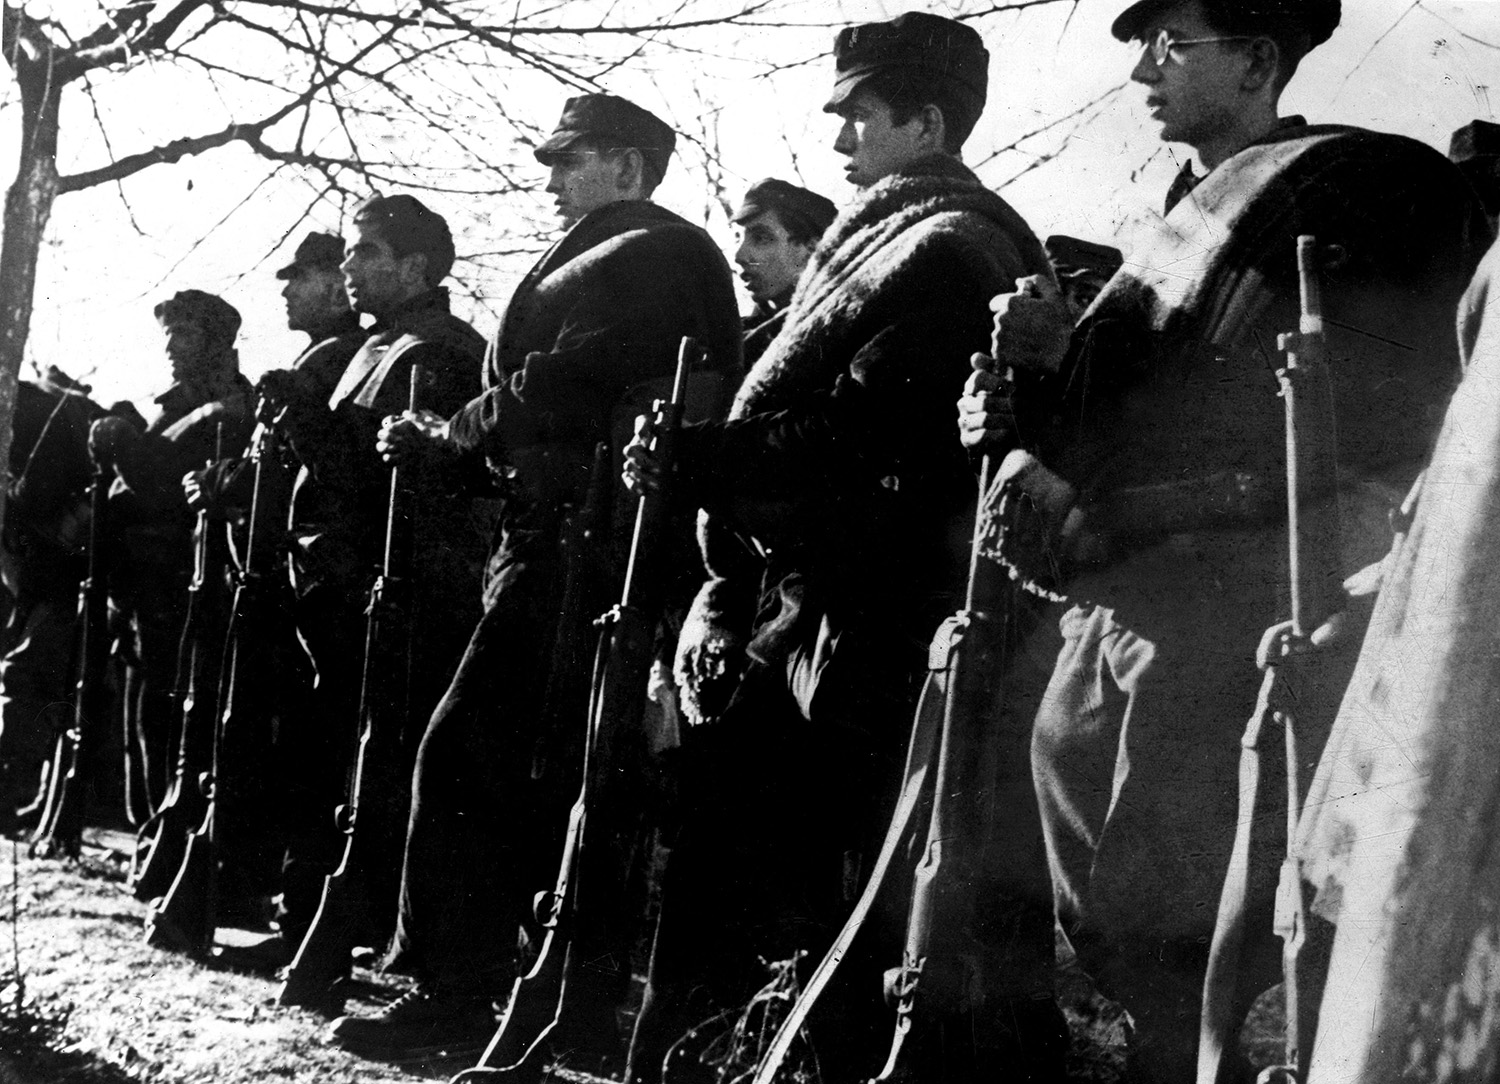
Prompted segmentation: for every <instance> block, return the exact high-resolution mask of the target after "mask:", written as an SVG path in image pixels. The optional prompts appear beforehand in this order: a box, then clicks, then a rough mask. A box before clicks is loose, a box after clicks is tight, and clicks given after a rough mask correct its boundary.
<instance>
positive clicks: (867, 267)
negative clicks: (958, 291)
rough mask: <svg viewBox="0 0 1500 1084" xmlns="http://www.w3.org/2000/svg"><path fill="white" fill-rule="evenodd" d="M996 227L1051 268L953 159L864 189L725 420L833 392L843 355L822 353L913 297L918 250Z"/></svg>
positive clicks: (827, 238) (1011, 216)
mask: <svg viewBox="0 0 1500 1084" xmlns="http://www.w3.org/2000/svg"><path fill="white" fill-rule="evenodd" d="M996 229H998V230H999V232H1001V233H1003V234H1004V235H1006V237H1008V239H1009V241H1010V243H1011V244H1012V245H1013V246H1014V247H1015V249H1016V250H1018V251H1019V252H1020V253H1021V255H1022V258H1023V262H1024V263H1025V264H1026V266H1028V267H1033V268H1037V269H1039V270H1040V269H1044V268H1045V267H1046V266H1047V263H1046V256H1045V254H1043V252H1042V250H1041V246H1040V244H1038V242H1037V241H1036V238H1035V237H1034V236H1033V235H1032V233H1031V230H1030V228H1029V227H1028V226H1027V225H1026V223H1025V222H1024V221H1023V220H1022V218H1021V217H1020V215H1018V214H1016V212H1015V211H1014V210H1013V209H1012V208H1011V207H1010V205H1009V204H1007V203H1006V202H1005V201H1004V200H1003V199H1001V198H1000V197H999V196H997V195H995V193H993V192H991V191H990V190H989V189H987V188H985V187H984V185H983V184H982V183H981V182H980V180H979V178H978V177H976V176H975V175H974V173H973V171H971V170H970V169H969V168H968V167H967V166H965V165H964V164H963V163H962V162H960V161H959V160H958V159H956V158H953V157H951V156H949V155H935V156H933V157H931V158H925V159H922V160H921V161H918V162H915V163H912V164H911V165H909V166H907V167H906V168H905V169H902V170H899V171H898V172H896V173H893V174H891V175H890V176H888V177H885V178H882V179H881V180H879V181H877V182H876V183H875V184H873V185H870V186H869V187H868V188H866V189H864V190H863V191H862V192H860V193H859V194H858V195H857V196H856V197H855V199H854V201H853V202H852V203H850V204H849V205H848V206H846V207H845V208H844V209H843V210H842V211H841V212H840V214H839V216H838V218H836V219H834V221H833V224H832V225H831V226H829V227H828V230H827V231H826V232H825V233H824V234H823V237H822V239H821V240H820V241H819V242H818V247H817V249H816V250H815V251H814V252H813V255H812V259H811V260H809V261H808V264H807V267H806V269H805V270H804V271H803V272H802V278H801V280H800V281H799V282H798V284H797V290H796V292H795V293H794V294H793V295H792V302H791V305H790V307H789V309H788V310H787V315H786V323H785V324H784V325H783V327H782V330H781V333H780V334H779V335H778V336H777V337H776V340H775V341H774V342H772V343H771V345H770V346H769V347H768V348H767V349H766V352H765V353H764V354H763V355H761V357H760V360H758V361H757V362H756V363H755V365H754V366H753V367H752V368H751V370H750V372H749V374H748V375H747V376H746V378H745V382H744V384H742V385H741V387H740V390H739V393H738V394H737V395H736V396H735V401H734V406H733V408H732V409H731V411H730V417H731V418H742V417H745V416H746V415H749V414H753V413H758V412H760V411H765V410H777V409H783V408H785V407H787V406H789V405H790V404H791V403H792V402H793V401H795V400H796V399H798V398H800V397H801V396H802V395H803V394H804V393H805V392H807V391H809V390H814V389H818V388H825V387H829V386H831V385H832V383H833V381H834V379H835V378H836V377H837V375H838V374H839V373H840V372H843V371H844V369H845V368H846V366H847V361H848V358H847V357H846V356H845V355H844V354H842V353H840V352H839V351H836V350H826V349H824V348H823V347H824V346H825V345H826V344H827V343H828V342H830V341H831V340H832V339H834V338H842V337H843V336H844V335H845V334H846V333H847V332H848V331H849V330H850V329H851V325H852V324H853V322H854V321H855V320H856V319H858V318H859V317H860V316H861V314H863V313H867V312H868V310H869V308H870V307H871V306H875V305H882V304H884V303H886V302H887V301H889V300H890V299H893V298H894V299H899V298H902V297H904V296H910V291H912V290H913V288H914V287H915V286H920V285H921V284H920V283H914V282H913V280H912V275H913V273H919V272H916V271H914V269H916V268H918V267H919V266H920V260H919V258H918V257H919V256H920V254H921V252H922V250H923V247H924V246H927V245H946V246H954V245H963V246H965V247H966V248H974V247H975V246H976V244H977V245H978V246H980V247H981V248H982V247H985V246H987V245H988V244H989V242H990V241H991V240H992V239H993V234H992V233H991V232H989V231H992V230H996ZM978 256H979V258H989V259H1000V258H1003V257H1001V256H1000V254H999V253H990V252H980V253H978Z"/></svg>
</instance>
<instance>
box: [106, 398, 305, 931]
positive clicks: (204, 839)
mask: <svg viewBox="0 0 1500 1084" xmlns="http://www.w3.org/2000/svg"><path fill="white" fill-rule="evenodd" d="M269 411H270V407H269V404H267V403H266V402H265V401H264V400H263V401H262V402H261V404H260V406H259V408H258V410H257V414H258V416H259V417H260V421H261V425H260V426H259V427H258V428H257V430H256V433H255V437H254V442H253V444H252V445H251V450H250V459H251V462H252V463H253V464H254V470H255V478H254V489H253V493H252V497H251V502H250V529H249V539H248V542H247V545H246V551H245V563H244V568H243V570H242V571H241V572H240V573H239V574H238V575H237V576H236V577H235V579H236V582H235V589H234V602H233V606H232V608H231V611H230V617H229V625H228V628H227V630H226V634H225V641H224V647H223V655H222V656H221V660H220V661H221V662H222V666H221V667H220V671H219V683H218V688H217V695H218V698H217V705H218V707H219V709H220V710H219V711H218V712H217V713H216V718H215V724H216V725H214V726H213V727H208V726H205V725H203V723H202V722H200V721H199V720H198V719H197V718H196V716H197V712H196V711H195V710H194V708H195V704H194V701H195V700H196V688H197V686H196V685H190V686H189V698H188V699H187V700H185V701H184V703H183V723H182V726H183V730H182V734H181V736H180V743H179V747H178V768H177V775H176V778H175V779H174V785H173V795H174V796H175V797H176V802H175V803H174V804H170V805H168V804H164V806H163V808H162V810H161V811H160V812H159V822H158V828H157V833H156V840H155V841H154V842H153V844H152V849H151V853H150V854H149V856H148V858H147V861H146V864H145V866H143V868H142V872H141V877H140V880H139V881H138V882H137V885H136V889H135V891H136V895H137V897H138V898H145V899H150V898H151V896H149V895H146V894H145V892H146V889H144V888H143V887H142V885H143V883H144V882H146V880H147V874H148V872H149V873H150V874H151V877H152V878H155V877H156V876H171V878H172V879H171V882H170V885H169V887H168V888H167V891H166V894H165V895H164V896H163V897H162V898H161V899H160V900H158V901H157V902H155V903H153V904H152V905H151V907H150V909H149V911H148V913H147V917H146V943H147V944H150V945H156V946H159V947H162V948H168V949H173V950H176V951H182V952H189V953H193V954H195V955H201V954H204V953H207V952H208V951H209V949H211V948H212V946H213V940H214V931H215V929H216V927H217V911H218V879H219V871H220V869H221V867H222V866H223V864H224V859H225V856H226V854H227V853H232V852H233V850H234V848H233V847H232V846H226V845H225V843H226V841H225V839H224V838H223V829H224V827H225V824H226V822H231V823H232V822H233V821H234V820H235V819H236V818H241V819H243V818H245V816H246V815H245V814H244V813H243V812H242V811H241V810H239V809H237V808H234V809H231V808H230V807H232V806H235V804H236V799H238V798H239V797H240V793H241V791H240V790H239V789H236V787H235V784H234V781H233V780H231V779H229V778H226V771H227V769H228V768H230V766H231V765H232V766H233V767H234V769H235V771H236V773H237V774H239V775H241V776H243V775H244V774H246V773H247V772H248V770H249V769H248V768H247V765H248V764H249V762H250V760H251V758H250V757H249V756H247V755H246V752H245V743H244V742H240V744H239V746H237V747H236V748H235V749H234V750H233V751H231V749H230V743H231V742H234V741H239V739H240V738H241V737H242V736H244V735H247V734H250V733H251V732H253V731H254V729H255V727H256V724H257V723H260V722H263V721H264V720H265V718H266V717H267V713H268V711H269V708H268V705H267V697H268V696H270V695H271V693H270V689H271V688H272V686H273V685H274V682H272V681H270V680H269V679H268V675H267V674H266V673H264V671H263V669H261V670H257V668H256V667H255V666H254V664H253V663H252V660H253V659H257V658H260V657H262V656H263V653H264V651H265V644H264V639H265V634H264V630H265V629H267V628H268V627H273V618H272V617H271V616H270V611H271V610H272V608H273V606H274V599H275V597H276V587H275V585H276V583H277V581H278V579H279V577H280V575H281V558H282V547H281V538H280V537H279V532H280V531H281V530H282V529H283V528H284V525H285V522H286V498H287V491H286V483H287V474H286V471H285V469H284V467H283V465H282V464H281V462H280V459H279V455H280V440H279V437H278V434H277V433H276V431H275V425H274V422H273V421H272V420H271V418H269V417H268V414H269ZM199 640H200V641H201V636H200V637H199ZM201 647H202V645H201V643H200V644H197V645H195V647H194V649H193V650H194V652H195V653H201V654H204V655H207V654H208V653H203V652H202V651H201ZM208 657H209V658H210V660H211V655H208ZM193 675H194V677H195V678H196V676H197V669H196V667H195V669H194V671H193ZM205 761H206V762H207V763H205ZM194 783H196V784H197V785H196V787H195V786H194V785H193V784H194ZM169 802H170V799H169ZM221 807H223V808H221ZM193 823H197V828H195V829H191V830H187V829H186V826H187V825H190V824H193ZM158 849H161V850H162V852H163V853H162V856H161V858H160V859H158V857H157V851H158ZM174 857H175V858H176V862H175V864H174V863H173V858H174ZM158 871H160V872H159V873H158Z"/></svg>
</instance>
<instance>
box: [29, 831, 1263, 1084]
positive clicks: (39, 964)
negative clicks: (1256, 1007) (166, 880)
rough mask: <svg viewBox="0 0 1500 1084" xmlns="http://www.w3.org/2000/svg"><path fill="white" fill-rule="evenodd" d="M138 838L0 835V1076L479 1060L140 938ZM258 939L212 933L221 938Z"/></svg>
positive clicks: (293, 1077)
mask: <svg viewBox="0 0 1500 1084" xmlns="http://www.w3.org/2000/svg"><path fill="white" fill-rule="evenodd" d="M130 845H131V837H130V836H128V835H126V834H124V833H121V832H106V831H100V830H93V829H91V830H90V831H89V832H88V833H87V834H86V836H85V846H84V853H83V857H82V859H81V860H80V861H77V862H59V861H40V860H35V859H31V858H28V857H27V856H26V850H25V847H24V845H22V844H12V843H10V842H9V841H5V840H0V1084H130V1082H135V1084H199V1082H204V1084H206V1082H209V1081H212V1082H214V1084H261V1082H272V1081H274V1082H277V1084H314V1082H316V1084H406V1082H411V1081H422V1080H446V1079H447V1078H448V1077H449V1076H451V1075H452V1074H453V1073H455V1072H457V1071H458V1070H459V1069H462V1068H464V1067H466V1066H467V1065H469V1064H472V1062H473V1058H472V1056H465V1057H463V1058H460V1059H457V1060H448V1061H440V1060H439V1061H431V1062H426V1063H419V1064H408V1065H390V1064H382V1063H379V1062H371V1061H368V1060H365V1059H361V1058H356V1057H353V1056H352V1055H349V1054H347V1053H345V1052H344V1051H342V1050H340V1049H339V1048H338V1047H335V1046H332V1045H330V1044H328V1043H327V1042H325V1041H324V1039H323V1038H322V1035H323V1032H324V1030H325V1029H326V1027H327V1024H328V1021H327V1019H326V1018H325V1017H323V1016H321V1015H318V1014H317V1013H314V1012H311V1011H308V1010H303V1009H283V1008H280V1007H278V1006H277V1005H276V1003H275V998H276V990H277V984H276V982H275V980H274V979H273V978H271V977H268V976H263V975H257V974H251V973H244V972H237V971H233V970H228V969H224V968H220V967H216V966H214V964H213V963H209V964H204V963H200V962H195V961H193V960H191V959H189V958H187V957H185V956H182V955H178V954H175V953H171V952H166V951H163V950H160V949H156V948H152V947H151V946H149V945H147V944H146V943H145V937H144V922H145V917H146V907H145V905H144V904H142V903H139V902H137V901H136V900H135V899H134V898H132V897H131V895H130V893H129V892H128V890H127V888H126V885H125V875H126V870H127V865H128V853H129V849H130ZM255 936H257V935H255V934H252V933H247V932H244V931H234V930H221V931H220V932H219V940H220V941H221V942H237V943H239V944H245V943H247V941H249V940H253V939H254V937H255ZM259 936H265V935H264V934H262V935H259ZM18 976H19V983H18V982H17V977H18ZM401 982H402V980H400V979H399V978H396V977H392V976H382V975H378V974H375V973H373V972H369V971H364V970H356V972H355V982H354V983H353V984H352V990H351V1000H350V1002H349V1004H348V1006H347V1007H348V1009H349V1010H350V1011H370V1010H371V1009H373V1008H375V1007H376V1006H378V1005H379V1004H381V1003H383V1002H386V1001H389V1000H392V999H394V998H395V997H397V996H399V994H400V993H401V991H402V985H401ZM1060 995H1061V999H1062V1002H1063V1004H1064V1007H1065V1009H1066V1011H1067V1012H1068V1014H1069V1017H1070V1020H1071V1022H1072V1025H1073V1029H1074V1049H1073V1053H1072V1057H1071V1059H1070V1066H1069V1068H1070V1070H1071V1075H1072V1078H1073V1079H1074V1080H1078V1081H1091V1082H1096V1084H1112V1082H1114V1081H1116V1080H1118V1079H1119V1076H1120V1069H1121V1066H1122V1062H1123V1042H1124V1022H1123V1017H1122V1014H1121V1013H1120V1012H1119V1010H1118V1008H1117V1007H1115V1006H1113V1005H1111V1004H1110V1003H1108V1002H1105V1001H1103V1000H1102V999H1100V998H1098V997H1097V995H1095V994H1093V992H1092V990H1091V989H1090V988H1089V987H1088V984H1087V980H1086V979H1083V978H1082V976H1079V975H1074V976H1072V977H1071V978H1067V977H1065V979H1064V982H1063V984H1062V987H1061V989H1060ZM1272 1015H1274V1013H1273V1014H1272ZM1258 1030H1259V1031H1260V1032H1261V1034H1260V1035H1259V1036H1258V1037H1254V1038H1253V1039H1252V1042H1254V1043H1256V1044H1258V1045H1259V1046H1262V1047H1265V1049H1264V1050H1256V1051H1255V1053H1256V1054H1258V1055H1260V1056H1261V1057H1263V1058H1265V1059H1266V1060H1269V1058H1270V1057H1271V1056H1273V1054H1274V1044H1273V1043H1272V1042H1271V1038H1270V1032H1269V1031H1267V1030H1266V1028H1265V1027H1264V1026H1262V1027H1261V1028H1260V1029H1258ZM1272 1030H1274V1021H1272ZM1261 1057H1257V1058H1256V1059H1255V1060H1261ZM575 1079H576V1078H575Z"/></svg>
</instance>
